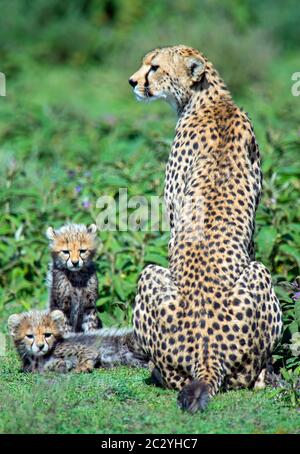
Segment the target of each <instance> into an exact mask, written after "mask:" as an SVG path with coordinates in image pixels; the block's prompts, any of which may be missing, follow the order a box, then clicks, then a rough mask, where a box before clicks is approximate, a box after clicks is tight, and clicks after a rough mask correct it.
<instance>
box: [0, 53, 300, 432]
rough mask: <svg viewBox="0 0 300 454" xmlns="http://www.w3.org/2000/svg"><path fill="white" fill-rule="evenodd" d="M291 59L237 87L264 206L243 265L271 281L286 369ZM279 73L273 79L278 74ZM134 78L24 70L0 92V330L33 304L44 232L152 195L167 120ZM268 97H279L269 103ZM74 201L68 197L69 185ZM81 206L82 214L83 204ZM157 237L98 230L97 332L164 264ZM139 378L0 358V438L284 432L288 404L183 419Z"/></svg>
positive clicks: (292, 256) (295, 183)
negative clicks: (122, 199) (25, 370)
mask: <svg viewBox="0 0 300 454" xmlns="http://www.w3.org/2000/svg"><path fill="white" fill-rule="evenodd" d="M295 66H296V65H295V61H294V60H293V58H290V59H286V60H285V61H284V62H283V64H280V60H279V59H278V60H277V62H276V64H274V67H273V68H272V71H270V73H269V75H268V78H267V79H265V80H264V81H263V82H261V83H260V84H258V85H257V84H253V85H251V86H249V87H247V90H246V91H245V92H244V94H243V96H238V97H236V100H237V101H238V102H239V104H241V105H243V106H244V108H245V109H246V110H247V111H249V112H250V116H251V118H252V119H253V122H254V126H255V130H256V132H257V138H258V142H259V143H260V146H261V149H262V154H263V171H264V177H265V187H264V196H263V199H262V203H261V205H260V208H259V211H258V214H257V225H258V234H257V237H256V240H257V257H258V259H259V260H262V261H263V262H264V263H265V264H266V265H267V266H268V267H269V268H270V270H271V272H272V276H273V279H274V283H275V285H276V290H277V293H278V295H279V296H280V299H281V302H282V307H283V309H284V320H285V334H284V340H283V346H282V347H281V348H280V349H279V350H278V352H277V357H278V358H279V360H280V361H281V365H284V366H286V367H288V368H289V367H294V366H295V365H297V364H299V359H298V358H296V357H292V356H291V354H290V351H289V341H290V335H291V334H292V333H293V332H296V331H299V326H300V318H299V314H300V312H299V310H300V303H299V302H298V303H297V304H293V303H292V302H291V299H290V297H289V295H288V294H287V293H286V292H285V291H284V290H283V289H282V288H281V287H280V286H279V285H278V284H279V283H280V282H281V281H291V280H293V279H294V278H295V277H296V276H297V275H298V274H299V265H300V252H299V245H300V229H299V223H298V222H299V212H300V210H299V200H300V199H299V189H300V184H299V174H300V166H299V159H298V157H299V148H300V140H299V132H298V120H297V119H298V118H299V113H300V105H299V99H296V98H293V97H292V96H291V94H290V74H291V73H292V72H293V71H295V70H296V69H297V68H295ZM278 68H279V69H278ZM134 69H135V68H127V69H126V71H125V70H123V71H121V72H118V71H116V70H113V69H111V68H106V67H103V66H100V67H83V68H80V67H78V68H76V69H74V67H71V66H65V67H62V66H53V67H51V66H47V65H45V66H44V67H43V66H41V65H39V66H35V65H34V64H33V63H31V64H30V65H29V66H26V68H25V69H24V70H23V71H21V72H20V73H19V74H18V75H16V76H15V77H14V78H12V79H9V80H8V81H7V97H6V98H1V99H0V118H1V121H0V179H1V185H0V201H1V207H3V208H1V210H2V211H1V224H0V238H1V241H0V267H1V274H0V331H2V332H3V333H7V330H6V320H7V317H8V316H9V315H10V314H11V313H14V312H20V311H24V310H28V309H29V308H32V307H35V308H43V307H45V305H46V302H47V290H46V286H45V275H46V271H47V263H48V261H49V254H48V251H47V241H46V239H45V236H44V233H45V230H46V227H47V226H48V225H49V224H50V225H54V226H59V225H61V224H62V223H64V222H66V221H68V220H72V221H75V222H86V223H90V222H92V221H94V220H95V219H96V217H97V214H98V210H97V208H96V201H97V198H98V197H100V196H101V195H105V194H109V195H112V196H114V197H115V198H116V200H117V195H118V190H119V188H120V187H126V188H128V193H129V195H146V196H147V197H150V196H151V195H160V194H162V191H163V179H164V167H165V162H166V159H167V155H168V151H169V146H170V143H171V141H172V136H173V132H174V126H175V115H174V114H173V113H171V111H170V109H169V108H168V106H165V105H164V104H163V103H152V104H150V105H144V104H139V103H137V102H136V101H135V100H134V99H133V96H132V95H131V93H130V91H129V87H128V84H127V78H128V75H129V74H130V72H131V71H133V70H134ZM274 93H276V94H277V93H281V96H274ZM78 185H80V186H81V191H80V192H79V193H77V192H76V190H75V188H76V186H78ZM86 201H89V206H88V207H86V206H85V205H84V202H86ZM168 237H169V235H168V233H161V232H109V233H105V232H101V233H100V238H101V240H102V247H101V249H99V254H98V260H97V266H98V276H99V282H100V298H99V301H98V308H99V311H100V312H101V318H102V320H103V321H104V323H105V324H108V325H124V324H129V323H130V320H131V307H132V302H133V299H134V295H135V291H136V283H137V279H138V276H139V273H140V272H141V270H142V269H143V268H144V266H146V265H147V264H148V263H158V264H161V265H166V264H167V261H166V255H167V244H168ZM147 377H148V374H147V372H145V371H137V370H126V369H116V370H111V371H102V370H99V371H95V372H94V373H92V374H91V375H88V376H86V375H80V376H75V375H72V374H71V375H68V376H55V375H51V376H36V375H25V374H21V373H19V372H18V361H17V358H16V356H15V355H14V354H12V352H11V350H9V353H8V355H7V356H6V357H3V358H2V359H1V361H0V410H1V411H0V432H6V433H28V432H34V433H39V432H42V433H54V432H59V433H69V432H74V433H77V432H81V433H100V432H101V433H118V432H119V433H125V432H126V433H128V432H131V433H136V432H141V433H147V432H153V433H167V432H171V433H193V432H194V433H196V432H197V433H261V432H263V433H287V432H288V433H295V432H297V431H298V432H299V426H300V424H299V413H298V412H297V409H296V408H297V407H296V406H295V405H294V406H292V405H291V399H290V398H289V395H288V394H287V395H285V394H284V393H278V391H276V390H272V389H268V390H266V391H263V392H254V391H238V392H229V393H226V394H221V395H219V396H217V397H216V398H214V399H213V400H212V402H211V404H210V405H209V408H208V410H207V412H205V413H204V414H201V415H200V414H199V415H196V416H193V417H192V416H189V415H187V414H183V413H181V412H180V411H179V409H178V408H177V407H176V393H174V392H171V391H166V390H160V389H157V388H154V387H152V386H149V385H148V384H146V383H145V379H146V378H147Z"/></svg>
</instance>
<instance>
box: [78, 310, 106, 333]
mask: <svg viewBox="0 0 300 454" xmlns="http://www.w3.org/2000/svg"><path fill="white" fill-rule="evenodd" d="M99 328H102V323H101V321H100V319H99V317H98V314H97V309H96V308H95V307H90V308H85V313H84V314H83V318H82V330H83V332H85V333H87V332H89V331H93V330H96V329H99Z"/></svg>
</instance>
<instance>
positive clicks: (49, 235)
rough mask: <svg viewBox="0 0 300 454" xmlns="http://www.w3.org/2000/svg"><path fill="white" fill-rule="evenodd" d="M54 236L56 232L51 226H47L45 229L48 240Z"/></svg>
mask: <svg viewBox="0 0 300 454" xmlns="http://www.w3.org/2000/svg"><path fill="white" fill-rule="evenodd" d="M55 236H56V233H55V230H54V229H53V227H48V228H47V230H46V237H47V238H48V240H54V238H55Z"/></svg>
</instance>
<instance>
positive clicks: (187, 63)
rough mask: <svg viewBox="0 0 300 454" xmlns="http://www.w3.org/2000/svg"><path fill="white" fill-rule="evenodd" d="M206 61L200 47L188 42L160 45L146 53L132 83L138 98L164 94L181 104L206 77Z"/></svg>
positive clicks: (176, 106) (155, 97)
mask: <svg viewBox="0 0 300 454" xmlns="http://www.w3.org/2000/svg"><path fill="white" fill-rule="evenodd" d="M205 63H206V59H205V58H204V57H203V56H202V55H201V54H200V53H199V52H198V51H196V50H195V49H192V48H189V47H186V46H175V47H166V48H162V49H156V50H154V51H152V52H150V53H148V54H147V55H146V56H145V57H144V59H143V62H142V66H141V67H140V68H139V69H138V71H136V72H135V73H134V74H133V75H132V76H131V77H130V79H129V83H130V85H131V86H132V88H133V91H134V93H135V95H136V98H137V99H138V100H146V101H148V100H149V101H150V100H154V99H159V98H163V99H166V100H167V101H168V102H169V103H170V104H171V105H173V106H174V107H175V108H178V107H179V106H181V105H182V104H183V103H184V102H186V100H187V99H188V98H189V96H190V95H191V91H192V90H193V87H195V85H196V84H197V83H199V82H200V81H201V79H202V78H203V75H204V72H205Z"/></svg>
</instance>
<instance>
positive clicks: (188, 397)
mask: <svg viewBox="0 0 300 454" xmlns="http://www.w3.org/2000/svg"><path fill="white" fill-rule="evenodd" d="M209 398H210V394H209V386H208V385H207V384H206V383H205V382H204V381H201V380H194V381H192V382H191V383H189V384H188V385H186V386H185V387H184V388H183V389H182V390H181V391H180V393H179V394H178V399H177V402H178V405H179V407H180V408H181V409H182V410H186V411H188V412H189V413H196V412H197V411H198V410H200V411H203V410H205V408H206V407H207V404H208V401H209Z"/></svg>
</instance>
